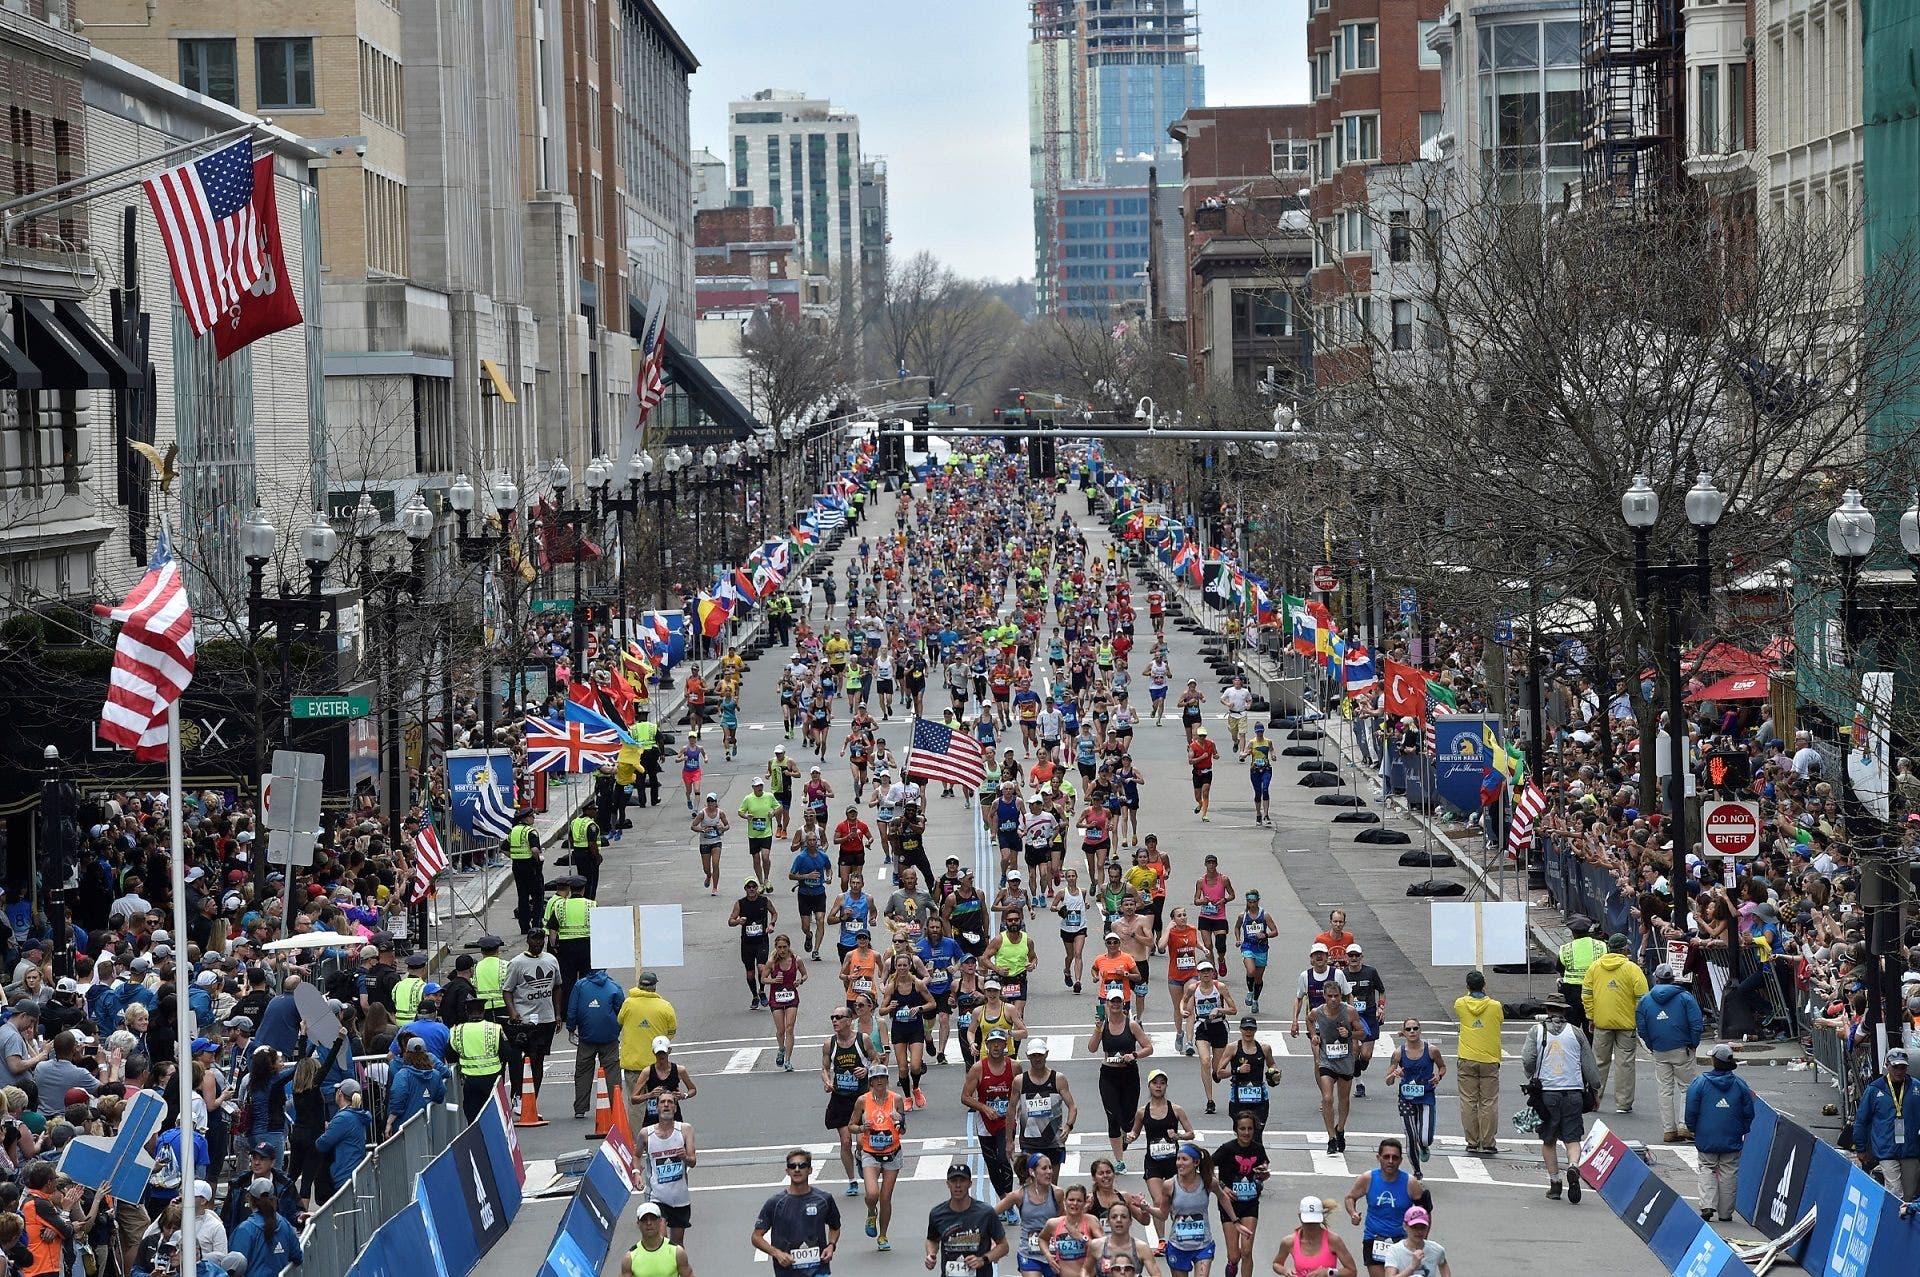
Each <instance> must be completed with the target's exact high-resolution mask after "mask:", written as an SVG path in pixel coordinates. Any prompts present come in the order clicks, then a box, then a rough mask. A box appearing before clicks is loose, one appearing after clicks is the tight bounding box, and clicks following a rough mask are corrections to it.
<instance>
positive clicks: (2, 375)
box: [0, 333, 40, 390]
mask: <svg viewBox="0 0 1920 1277" xmlns="http://www.w3.org/2000/svg"><path fill="white" fill-rule="evenodd" d="M38 389H40V370H39V369H38V368H36V367H34V365H33V360H31V359H28V358H27V352H26V351H24V350H22V349H20V347H18V346H16V345H14V344H13V342H12V341H10V340H9V339H8V338H7V336H6V334H5V333H0V390H38Z"/></svg>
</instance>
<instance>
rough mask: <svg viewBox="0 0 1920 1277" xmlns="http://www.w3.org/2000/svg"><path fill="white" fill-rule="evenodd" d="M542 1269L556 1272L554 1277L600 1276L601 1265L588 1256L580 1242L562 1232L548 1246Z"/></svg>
mask: <svg viewBox="0 0 1920 1277" xmlns="http://www.w3.org/2000/svg"><path fill="white" fill-rule="evenodd" d="M605 1258H606V1256H605V1255H602V1256H601V1259H603V1260H604V1259H605ZM540 1271H541V1272H542V1273H551V1274H554V1277H598V1275H599V1272H600V1265H599V1264H597V1263H594V1262H593V1261H592V1260H590V1259H588V1258H587V1256H586V1253H585V1252H584V1251H582V1250H581V1249H580V1243H579V1242H577V1241H575V1240H573V1238H572V1237H571V1236H569V1235H568V1234H566V1233H561V1234H560V1235H559V1236H557V1237H555V1238H554V1239H553V1245H552V1246H550V1247H549V1248H548V1250H547V1261H546V1262H545V1263H544V1264H542V1265H540Z"/></svg>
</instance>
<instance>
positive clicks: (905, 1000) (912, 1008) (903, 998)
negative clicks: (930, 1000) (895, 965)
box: [887, 985, 927, 1025]
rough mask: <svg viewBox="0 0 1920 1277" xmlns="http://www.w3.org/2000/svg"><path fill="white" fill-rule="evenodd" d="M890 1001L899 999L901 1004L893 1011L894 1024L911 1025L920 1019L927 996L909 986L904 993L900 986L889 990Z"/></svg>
mask: <svg viewBox="0 0 1920 1277" xmlns="http://www.w3.org/2000/svg"><path fill="white" fill-rule="evenodd" d="M887 996H888V998H889V999H897V1000H898V1002H899V1004H900V1005H898V1006H896V1007H895V1008H894V1009H893V1012H892V1014H893V1022H894V1023H895V1024H896V1025H904V1024H911V1023H913V1022H914V1021H915V1020H918V1019H919V1018H920V1008H921V1006H922V1005H923V1004H924V1003H925V1002H926V1000H927V998H926V995H925V994H923V993H921V992H920V990H918V989H916V988H914V987H912V986H911V985H909V986H908V987H907V988H906V989H905V990H904V991H902V990H901V988H900V987H899V986H898V985H895V986H894V987H893V988H892V989H890V990H888V993H887Z"/></svg>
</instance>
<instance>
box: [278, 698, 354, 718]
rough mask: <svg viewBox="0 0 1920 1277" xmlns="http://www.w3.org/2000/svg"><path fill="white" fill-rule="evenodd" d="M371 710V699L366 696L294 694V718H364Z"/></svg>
mask: <svg viewBox="0 0 1920 1277" xmlns="http://www.w3.org/2000/svg"><path fill="white" fill-rule="evenodd" d="M372 712H373V701H372V699H371V698H370V697H366V696H296V697H294V698H293V716H294V717H295V718H365V717H366V716H367V715H368V714H370V713H372Z"/></svg>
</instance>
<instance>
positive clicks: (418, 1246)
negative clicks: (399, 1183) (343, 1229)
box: [347, 1201, 445, 1277]
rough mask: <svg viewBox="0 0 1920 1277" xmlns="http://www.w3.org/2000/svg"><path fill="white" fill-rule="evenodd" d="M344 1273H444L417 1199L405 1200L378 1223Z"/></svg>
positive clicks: (376, 1276)
mask: <svg viewBox="0 0 1920 1277" xmlns="http://www.w3.org/2000/svg"><path fill="white" fill-rule="evenodd" d="M347 1277H445V1269H444V1268H442V1267H441V1264H440V1249H439V1247H438V1246H437V1245H435V1244H434V1238H433V1237H432V1236H431V1235H430V1234H429V1232H428V1229H427V1215H426V1211H425V1210H423V1209H422V1208H421V1206H420V1203H419V1202H417V1201H413V1202H408V1203H407V1204H406V1205H405V1206H403V1207H401V1208H400V1209H399V1210H398V1211H395V1212H394V1214H393V1215H392V1217H391V1218H389V1219H388V1220H387V1222H386V1223H384V1224H382V1225H380V1227H379V1229H378V1231H376V1232H375V1233H374V1235H373V1237H372V1238H371V1239H369V1240H368V1242H367V1246H366V1249H365V1250H363V1251H361V1252H360V1257H359V1258H358V1259H356V1260H354V1261H353V1267H351V1268H349V1269H347Z"/></svg>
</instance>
